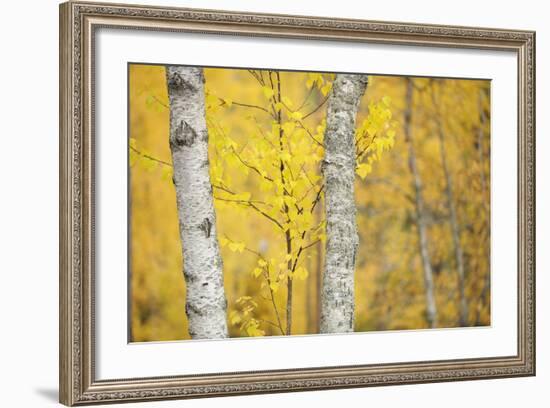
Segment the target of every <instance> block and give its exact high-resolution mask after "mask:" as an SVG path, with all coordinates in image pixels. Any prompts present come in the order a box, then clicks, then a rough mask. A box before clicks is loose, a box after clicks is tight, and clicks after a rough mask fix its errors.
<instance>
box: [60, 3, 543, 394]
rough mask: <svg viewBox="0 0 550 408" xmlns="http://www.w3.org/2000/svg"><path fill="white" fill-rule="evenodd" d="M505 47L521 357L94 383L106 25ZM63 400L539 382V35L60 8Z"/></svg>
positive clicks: (214, 13)
mask: <svg viewBox="0 0 550 408" xmlns="http://www.w3.org/2000/svg"><path fill="white" fill-rule="evenodd" d="M106 26H108V27H116V28H120V29H125V28H133V29H140V30H163V31H184V32H201V33H216V34H229V35H243V36H263V37H279V38H281V37H286V38H303V39H324V40H335V41H338V40H340V41H368V42H376V43H383V44H401V45H406V44H412V45H429V46H442V47H458V48H476V49H482V50H487V49H490V50H507V51H513V52H515V53H517V61H518V98H519V100H518V108H519V109H518V124H519V126H518V163H519V166H518V204H519V210H518V217H519V218H518V225H519V227H518V242H519V244H518V350H517V354H516V355H513V356H503V357H493V358H481V359H462V360H446V361H429V362H414V363H398V364H378V365H368V366H365V365H363V366H345V367H320V368H315V369H294V370H278V371H262V372H247V373H238V374H235V373H233V374H231V373H229V374H222V373H220V374H210V375H193V376H176V377H163V378H160V377H155V378H133V379H113V380H101V381H99V380H96V379H95V376H94V313H93V306H94V289H93V287H94V246H93V234H94V224H93V212H94V207H93V205H94V204H93V202H94V200H93V198H94V179H93V166H94V156H93V143H94V133H93V132H94V128H93V114H94V111H93V80H94V78H93V46H94V32H95V29H96V28H98V27H106ZM59 191H60V197H59V200H60V201H59V202H60V227H59V228H60V254H59V261H60V270H59V272H60V304H59V308H60V334H59V335H60V346H59V347H60V349H59V351H60V401H61V402H62V403H64V404H66V405H80V404H90V403H107V402H122V401H145V400H156V399H169V398H172V399H173V398H190V397H203V396H220V395H235V394H251V393H266V392H283V391H302V390H316V389H330V388H345V387H363V386H371V385H390V384H408V383H424V382H435V381H453V380H467V379H482V378H499V377H516V376H530V375H534V374H535V33H534V32H531V31H512V30H501V29H487V28H466V27H453V26H436V25H421V24H410V23H394V22H374V21H361V20H343V19H328V18H319V17H298V16H288V15H267V14H249V13H240V12H227V11H212V10H196V9H178V8H164V7H162V8H161V7H148V6H134V5H116V4H109V5H107V4H94V3H79V2H69V3H64V4H61V6H60V188H59Z"/></svg>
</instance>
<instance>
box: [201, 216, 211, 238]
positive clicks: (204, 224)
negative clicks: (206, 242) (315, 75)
mask: <svg viewBox="0 0 550 408" xmlns="http://www.w3.org/2000/svg"><path fill="white" fill-rule="evenodd" d="M199 229H200V230H202V231H203V232H204V235H205V236H206V238H210V232H211V231H212V223H211V222H210V220H209V219H208V218H205V219H204V221H203V222H202V223H201V224H200V225H199Z"/></svg>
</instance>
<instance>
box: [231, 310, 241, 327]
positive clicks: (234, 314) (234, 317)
mask: <svg viewBox="0 0 550 408" xmlns="http://www.w3.org/2000/svg"><path fill="white" fill-rule="evenodd" d="M229 320H230V321H231V324H233V325H237V324H239V323H240V322H241V316H239V312H237V311H233V312H231V314H230V315H229Z"/></svg>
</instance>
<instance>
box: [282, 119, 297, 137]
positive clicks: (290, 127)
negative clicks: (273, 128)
mask: <svg viewBox="0 0 550 408" xmlns="http://www.w3.org/2000/svg"><path fill="white" fill-rule="evenodd" d="M294 129H296V123H295V122H285V123H284V124H283V132H285V135H287V137H290V135H291V134H292V132H294Z"/></svg>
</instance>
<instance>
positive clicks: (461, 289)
mask: <svg viewBox="0 0 550 408" xmlns="http://www.w3.org/2000/svg"><path fill="white" fill-rule="evenodd" d="M437 127H438V129H437V130H438V136H439V153H440V156H441V166H442V167H443V175H444V177H445V196H446V201H447V208H448V210H449V218H450V223H451V237H452V241H453V249H454V255H455V264H456V274H457V286H458V309H459V320H460V321H459V323H460V326H466V325H467V324H468V302H467V300H466V288H465V286H466V284H465V270H464V252H463V250H462V245H461V243H460V228H459V225H458V218H457V214H456V206H455V202H454V197H453V179H452V176H451V173H450V171H449V167H448V166H447V151H446V147H445V135H444V133H443V127H442V125H441V120H440V119H439V118H438V119H437Z"/></svg>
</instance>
